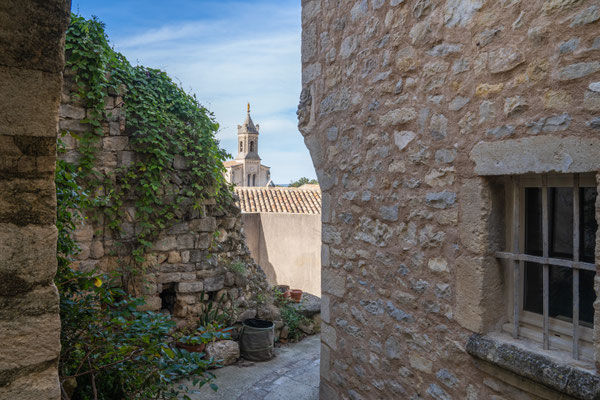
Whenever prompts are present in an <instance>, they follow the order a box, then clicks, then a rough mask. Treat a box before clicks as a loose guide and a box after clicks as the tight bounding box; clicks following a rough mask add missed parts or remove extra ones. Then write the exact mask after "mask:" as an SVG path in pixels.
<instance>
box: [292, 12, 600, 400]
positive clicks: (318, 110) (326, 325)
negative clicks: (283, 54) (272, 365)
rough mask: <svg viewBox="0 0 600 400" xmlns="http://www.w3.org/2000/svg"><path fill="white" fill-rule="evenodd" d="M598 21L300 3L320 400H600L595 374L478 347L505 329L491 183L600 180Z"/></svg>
mask: <svg viewBox="0 0 600 400" xmlns="http://www.w3.org/2000/svg"><path fill="white" fill-rule="evenodd" d="M599 21H600V2H598V1H583V0H531V1H523V0H498V1H491V0H443V1H433V0H303V1H302V84H303V88H302V94H301V97H300V104H299V107H298V119H299V128H300V131H301V133H302V135H303V136H304V140H305V143H306V146H307V147H308V149H309V150H310V153H311V156H312V160H313V163H314V166H315V169H316V171H317V175H318V177H319V183H320V185H321V189H322V190H323V212H322V223H323V226H322V242H323V248H322V267H323V271H322V292H323V297H322V319H323V324H322V349H321V398H323V399H353V400H357V399H381V398H402V399H411V400H416V399H437V400H449V399H469V400H474V399H539V398H545V399H557V398H571V397H570V396H573V397H574V398H590V399H591V398H598V397H594V396H598V393H599V391H600V384H599V376H598V375H597V374H596V373H595V372H594V367H593V365H592V366H591V367H590V366H589V365H588V366H587V367H585V368H584V369H579V368H580V366H575V367H573V366H570V365H567V364H568V363H567V362H566V361H564V360H559V361H556V360H554V359H552V360H553V361H549V360H550V359H551V356H550V355H549V356H540V355H539V354H538V353H536V352H535V351H533V350H532V352H529V350H527V349H522V348H521V347H520V346H519V345H518V344H510V343H509V344H506V343H500V342H496V341H493V340H492V339H490V337H492V338H493V337H494V336H493V335H492V336H485V338H483V337H480V336H474V335H473V334H482V335H485V334H490V333H491V332H495V331H499V329H500V326H501V325H502V323H504V322H506V321H507V318H508V312H507V310H506V308H507V307H506V304H507V302H506V290H507V288H506V283H505V278H504V268H503V265H502V264H501V263H499V262H498V261H497V260H496V259H495V257H493V254H494V253H493V251H494V250H496V249H497V242H498V240H497V237H498V236H499V235H501V233H502V232H501V231H502V224H503V218H504V216H503V215H502V216H501V217H498V215H497V214H495V213H494V212H493V199H494V190H495V183H494V182H495V180H494V179H492V178H491V177H490V176H492V175H505V176H508V175H513V174H526V173H544V172H560V173H574V172H597V171H599V170H600V136H599V135H600V22H599ZM596 210H597V212H596V219H597V220H600V205H598V206H597V208H596ZM597 237H598V238H600V235H597ZM599 248H600V245H597V246H596V264H597V265H598V264H599V262H598V260H599V259H600V256H599ZM596 279H597V282H596V288H597V289H596V292H597V293H599V292H600V284H599V283H598V278H596ZM598 311H600V304H599V303H598V302H596V312H598ZM599 319H600V318H596V323H595V324H596V327H595V330H594V331H595V332H596V333H595V339H594V340H595V343H594V346H595V347H596V349H597V350H596V353H597V354H596V355H593V354H588V356H590V357H591V358H594V357H595V360H596V363H598V361H600V351H599V350H600V333H599V332H600V329H599V328H600V324H599V321H598V320H599ZM470 337H471V338H472V340H471V341H469V338H470ZM467 343H469V349H468V350H469V353H470V354H472V355H469V353H468V352H467V349H466V347H467ZM485 349H487V350H488V351H491V352H493V351H496V353H495V354H496V355H495V356H494V355H493V354H492V353H489V354H488V353H486V352H485V351H483V350H485ZM494 349H495V350H494ZM514 352H517V353H514ZM503 354H504V355H506V357H507V358H506V359H504V360H501V361H497V360H496V361H494V360H495V358H494V357H496V358H498V357H501V356H502V355H503ZM511 354H518V355H519V357H512V360H513V361H514V360H521V361H522V365H521V366H520V367H519V366H515V365H512V366H509V365H507V362H508V361H510V359H511ZM482 360H487V361H482ZM507 360H508V361H507ZM488 361H490V363H488ZM534 361H535V362H536V363H537V364H535V365H536V367H535V368H538V369H535V368H533V367H532V368H533V369H531V370H530V371H529V372H528V373H525V372H523V370H524V369H526V368H528V366H529V364H528V363H533V362H534ZM557 362H558V364H560V363H561V362H564V363H565V364H564V365H562V364H561V366H557V365H558V364H557ZM492 364H494V365H492ZM531 365H534V364H531ZM544 366H546V367H547V368H544ZM569 368H571V369H569ZM572 368H575V369H577V371H578V372H577V373H573V374H571V373H570V372H569V373H566V374H567V375H564V376H570V377H571V378H570V381H569V382H563V381H561V379H558V377H556V379H545V378H540V379H539V380H537V379H538V378H537V377H536V373H532V371H538V372H540V374H541V375H540V376H542V375H543V374H544V372H543V371H574V370H573V369H572ZM586 368H587V369H586ZM581 371H588V372H586V373H584V374H583V375H585V377H581V378H577V377H578V376H579V375H578V374H580V373H582V372H581ZM524 377H526V378H527V379H525V378H524ZM532 379H533V380H532ZM586 379H587V381H585V380H586ZM534 380H536V381H535V382H534ZM584 381H585V382H584ZM586 390H587V391H586ZM561 396H562V397H561Z"/></svg>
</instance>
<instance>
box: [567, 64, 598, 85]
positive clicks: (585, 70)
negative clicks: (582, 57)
mask: <svg viewBox="0 0 600 400" xmlns="http://www.w3.org/2000/svg"><path fill="white" fill-rule="evenodd" d="M598 71H600V62H599V61H592V62H580V63H575V64H570V65H567V66H566V67H563V68H561V69H560V70H558V80H560V81H569V80H573V79H579V78H583V77H585V76H588V75H591V74H593V73H595V72H598Z"/></svg>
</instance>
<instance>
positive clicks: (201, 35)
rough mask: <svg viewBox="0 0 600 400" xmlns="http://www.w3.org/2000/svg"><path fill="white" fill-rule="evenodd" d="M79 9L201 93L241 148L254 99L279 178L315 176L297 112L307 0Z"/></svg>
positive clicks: (143, 60) (129, 51)
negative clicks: (240, 135) (240, 134)
mask: <svg viewBox="0 0 600 400" xmlns="http://www.w3.org/2000/svg"><path fill="white" fill-rule="evenodd" d="M72 10H73V11H74V12H78V13H80V14H81V15H83V16H85V17H90V16H92V15H96V16H97V17H98V18H99V19H100V20H101V21H103V22H104V23H105V24H106V31H107V33H108V35H109V38H110V40H111V42H112V44H113V45H114V47H115V49H116V50H117V51H119V52H121V53H123V54H124V55H125V56H126V57H127V58H128V59H129V61H130V62H131V63H134V64H142V65H146V66H149V67H153V68H160V69H162V70H164V71H166V72H167V73H168V74H169V75H170V76H171V77H172V78H173V79H175V80H176V81H177V82H179V83H180V84H181V86H182V87H183V88H184V89H185V90H187V91H189V92H193V93H195V94H196V96H197V97H198V100H199V101H200V102H201V103H202V104H203V105H204V106H205V107H207V108H208V109H209V110H210V111H212V112H214V114H215V117H216V119H217V122H219V124H220V125H221V130H220V132H219V133H218V135H217V137H218V139H219V140H220V141H221V146H222V147H223V148H225V149H226V150H227V151H228V152H229V153H232V154H233V156H235V151H236V136H237V125H238V124H241V123H242V122H243V120H244V118H245V112H246V103H247V102H248V101H249V102H250V103H251V108H252V111H251V113H252V119H253V120H254V122H255V123H258V124H260V131H261V132H260V139H259V140H260V147H259V152H260V156H261V158H262V162H263V164H266V165H268V166H270V167H271V175H272V177H273V180H274V181H275V183H278V184H279V183H289V182H290V180H295V179H297V178H300V177H301V176H306V177H309V178H314V177H315V172H314V169H313V166H312V162H311V160H310V156H309V154H308V150H307V149H306V147H305V146H304V142H303V140H302V135H300V133H299V132H298V128H297V119H296V108H297V105H298V98H299V95H300V89H301V87H300V85H301V82H300V77H301V75H300V34H301V28H300V0H247V1H228V0H221V1H205V0H176V1H174V0H161V1H159V0H145V1H142V0H120V1H116V0H103V1H99V0H72Z"/></svg>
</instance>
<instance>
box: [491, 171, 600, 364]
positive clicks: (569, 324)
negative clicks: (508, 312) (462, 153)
mask: <svg viewBox="0 0 600 400" xmlns="http://www.w3.org/2000/svg"><path fill="white" fill-rule="evenodd" d="M509 186H510V187H509V188H508V189H509V190H507V194H508V196H509V197H510V198H509V201H508V202H507V209H506V215H507V218H506V222H507V226H508V227H509V229H508V230H507V233H508V237H507V238H508V239H509V240H507V247H509V248H508V249H507V251H504V252H498V253H496V256H497V257H498V258H501V259H504V260H506V266H507V267H508V268H510V269H509V271H507V272H509V273H508V274H507V276H509V277H510V279H511V280H512V285H511V286H510V288H509V292H510V300H511V302H512V304H511V309H512V316H511V320H512V321H511V323H510V324H507V325H505V326H504V328H505V329H506V330H509V331H511V332H512V334H513V336H514V337H515V338H517V337H524V338H528V339H532V340H535V341H538V342H541V343H542V346H543V348H544V349H557V350H568V351H571V352H572V355H573V358H575V359H580V358H583V359H587V360H591V359H593V347H592V328H593V323H594V309H593V303H594V300H595V299H596V294H595V291H594V277H595V275H596V265H595V244H596V232H597V229H598V224H597V221H596V197H597V195H598V193H597V189H596V182H595V177H594V175H593V174H574V175H564V174H556V175H553V174H546V175H535V176H529V175H528V176H516V177H512V178H511V179H510V183H509Z"/></svg>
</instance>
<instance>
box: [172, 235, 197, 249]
mask: <svg viewBox="0 0 600 400" xmlns="http://www.w3.org/2000/svg"><path fill="white" fill-rule="evenodd" d="M195 241H196V235H195V234H193V233H188V234H185V235H177V239H176V245H177V250H187V249H193V248H194V243H195Z"/></svg>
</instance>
